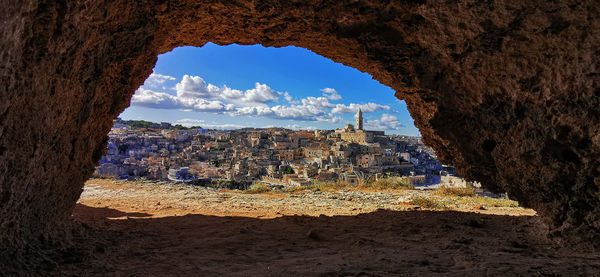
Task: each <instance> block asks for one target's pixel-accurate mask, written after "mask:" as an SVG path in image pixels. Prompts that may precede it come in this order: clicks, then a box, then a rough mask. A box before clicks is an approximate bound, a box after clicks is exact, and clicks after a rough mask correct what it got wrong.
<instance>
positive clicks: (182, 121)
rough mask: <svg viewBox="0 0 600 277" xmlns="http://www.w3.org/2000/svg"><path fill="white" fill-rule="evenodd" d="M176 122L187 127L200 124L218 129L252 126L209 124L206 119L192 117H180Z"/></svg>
mask: <svg viewBox="0 0 600 277" xmlns="http://www.w3.org/2000/svg"><path fill="white" fill-rule="evenodd" d="M174 124H181V125H182V126H185V127H192V126H200V127H202V128H204V129H217V130H234V129H241V128H250V127H251V126H246V125H238V124H209V123H205V122H204V120H200V119H191V118H182V119H179V120H177V121H175V123H174Z"/></svg>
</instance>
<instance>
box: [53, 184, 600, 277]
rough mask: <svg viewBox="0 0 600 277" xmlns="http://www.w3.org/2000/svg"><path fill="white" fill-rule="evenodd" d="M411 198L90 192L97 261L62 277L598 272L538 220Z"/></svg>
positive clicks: (88, 213)
mask: <svg viewBox="0 0 600 277" xmlns="http://www.w3.org/2000/svg"><path fill="white" fill-rule="evenodd" d="M407 193H410V192H398V193H396V194H383V195H379V194H373V193H365V194H367V195H366V196H365V195H362V194H328V193H318V194H316V196H315V195H313V196H298V197H296V196H294V197H290V196H289V195H278V194H267V195H247V194H239V193H233V192H218V191H214V190H212V191H210V190H206V191H204V189H201V188H193V189H190V188H185V187H170V188H169V187H168V186H162V185H156V184H147V185H144V186H141V187H140V186H139V184H138V185H137V187H136V184H135V183H127V182H116V183H112V182H102V181H97V182H88V184H87V186H86V190H85V192H84V193H83V195H82V199H81V200H80V204H78V206H77V208H76V209H75V211H74V215H73V216H74V217H75V218H76V219H78V220H80V221H81V222H84V223H86V224H87V225H89V226H91V227H93V229H94V230H100V232H101V233H100V234H101V235H99V236H100V238H99V239H98V241H97V242H96V244H95V246H94V248H93V250H91V252H92V254H91V256H92V257H93V258H92V259H88V260H85V261H78V262H75V263H73V264H71V265H64V266H62V267H61V268H60V270H62V273H64V274H73V275H88V276H89V275H98V276H106V275H109V276H110V275H117V276H222V275H232V276H313V275H316V276H429V275H450V276H459V275H462V276H465V275H466V276H473V275H474V276H507V275H526V276H577V275H587V276H594V275H598V272H600V255H598V254H593V253H589V252H588V253H586V252H577V251H574V250H570V249H567V248H560V247H557V246H555V244H552V243H551V242H550V241H548V240H546V239H545V238H544V236H543V231H542V230H543V228H542V227H541V226H540V222H539V220H538V218H537V217H535V216H531V215H526V214H528V213H529V214H531V213H532V212H531V211H530V210H526V209H520V208H519V209H520V210H519V209H515V208H512V209H499V210H495V211H490V210H486V211H484V212H488V213H490V212H494V213H501V214H520V215H521V216H509V215H492V214H478V213H472V212H456V211H403V210H406V209H408V208H410V207H408V206H406V205H402V204H398V203H401V202H403V201H399V199H400V200H402V199H403V198H402V197H407V196H406V194H407ZM371 194H372V195H371ZM348 198H352V199H351V200H348ZM307 201H308V202H307ZM310 201H312V202H310ZM159 202H160V203H159ZM299 203H300V204H299ZM301 203H305V204H303V205H301ZM307 203H308V204H307ZM361 204H362V205H361ZM378 208H384V209H385V210H383V209H378ZM294 214H298V215H296V216H294ZM524 214H525V215H524ZM332 215H333V216H332Z"/></svg>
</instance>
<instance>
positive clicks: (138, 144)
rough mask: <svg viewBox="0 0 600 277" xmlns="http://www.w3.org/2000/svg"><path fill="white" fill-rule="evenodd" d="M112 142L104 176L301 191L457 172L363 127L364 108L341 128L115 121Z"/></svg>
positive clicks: (409, 140)
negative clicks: (329, 184)
mask: <svg viewBox="0 0 600 277" xmlns="http://www.w3.org/2000/svg"><path fill="white" fill-rule="evenodd" d="M109 138H110V140H109V142H108V151H107V153H106V155H105V156H104V157H102V159H101V160H100V162H99V166H98V167H97V169H96V173H95V174H96V176H99V177H116V178H120V179H136V178H145V179H150V180H170V181H196V182H198V181H212V180H223V181H234V182H242V183H243V182H246V183H248V182H254V181H258V180H261V181H265V182H268V183H271V184H280V185H290V186H304V185H310V184H312V183H315V182H338V181H339V182H344V183H347V184H351V185H352V184H357V183H359V182H360V180H364V179H367V178H372V177H375V178H379V177H382V176H407V177H408V178H409V179H410V182H411V183H413V184H415V185H420V184H428V183H436V182H439V179H440V176H442V177H443V176H446V175H455V171H454V169H453V168H452V167H447V166H443V165H442V164H440V163H439V162H438V161H437V159H436V156H435V153H434V152H433V150H432V149H431V148H428V147H426V146H425V145H424V144H423V143H422V142H421V140H420V138H419V137H409V136H401V135H385V134H384V132H383V131H369V130H364V129H363V116H362V111H361V110H360V109H359V110H358V112H357V114H356V124H355V125H352V124H348V125H346V126H345V127H344V128H342V129H336V130H314V131H307V130H296V131H295V130H289V129H284V128H266V129H239V130H230V131H221V130H207V129H204V128H201V127H192V128H185V127H182V126H180V125H172V124H170V123H151V122H145V121H123V120H121V119H117V120H115V122H114V127H113V128H112V130H111V132H110V133H109Z"/></svg>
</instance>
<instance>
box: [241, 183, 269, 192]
mask: <svg viewBox="0 0 600 277" xmlns="http://www.w3.org/2000/svg"><path fill="white" fill-rule="evenodd" d="M269 191H271V187H269V186H268V185H265V184H263V183H254V184H252V185H251V186H250V188H249V189H247V190H245V191H244V193H252V194H255V193H265V192H269Z"/></svg>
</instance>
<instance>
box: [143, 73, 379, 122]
mask: <svg viewBox="0 0 600 277" xmlns="http://www.w3.org/2000/svg"><path fill="white" fill-rule="evenodd" d="M174 80H175V78H173V77H171V76H167V75H162V74H158V73H153V74H152V75H150V77H149V78H148V80H146V82H145V86H146V85H148V86H150V85H152V86H158V85H160V84H164V83H165V82H167V81H174ZM173 90H174V91H175V95H172V94H169V93H166V92H160V91H157V90H153V89H147V88H145V87H140V88H139V89H138V90H137V91H136V93H135V94H134V96H133V98H132V104H133V105H139V106H147V107H152V108H162V109H179V110H183V111H201V112H213V113H226V114H229V115H231V116H259V117H263V116H264V117H270V118H274V119H289V120H301V121H315V122H328V123H340V122H346V121H345V120H344V119H342V118H341V117H339V116H336V115H335V114H341V113H355V112H356V111H357V110H358V108H361V109H362V110H363V111H364V112H374V111H378V110H389V109H390V107H389V106H387V105H380V104H376V103H367V104H355V103H351V104H348V105H345V104H334V103H331V102H330V101H334V100H339V99H341V98H342V97H341V95H340V94H338V93H337V91H336V90H335V89H333V88H324V89H321V92H322V95H321V96H318V97H315V96H308V97H305V98H302V99H298V100H295V99H294V98H293V97H292V95H290V94H289V93H288V92H277V91H275V90H273V89H272V88H271V87H269V86H268V85H267V84H261V83H255V84H254V88H252V89H248V90H245V91H242V90H238V89H233V88H229V87H227V86H223V87H218V86H215V85H213V84H210V83H207V82H206V81H205V80H204V79H203V78H202V77H200V76H191V75H184V76H183V77H182V79H181V81H180V82H178V83H177V84H176V85H175V87H173ZM280 96H283V98H284V99H285V100H286V101H287V103H286V104H280V105H275V106H271V105H272V102H275V101H278V100H279V97H280ZM382 124H383V123H382Z"/></svg>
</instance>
